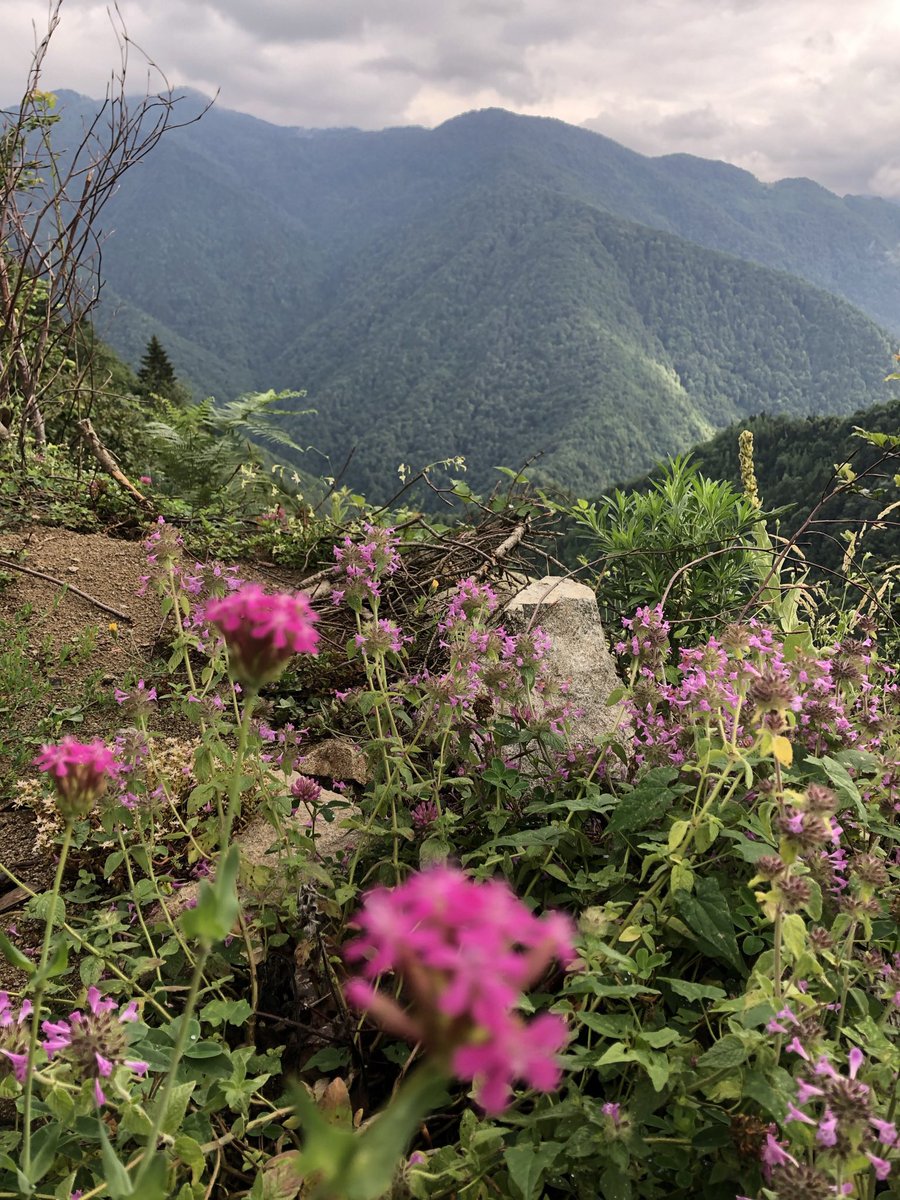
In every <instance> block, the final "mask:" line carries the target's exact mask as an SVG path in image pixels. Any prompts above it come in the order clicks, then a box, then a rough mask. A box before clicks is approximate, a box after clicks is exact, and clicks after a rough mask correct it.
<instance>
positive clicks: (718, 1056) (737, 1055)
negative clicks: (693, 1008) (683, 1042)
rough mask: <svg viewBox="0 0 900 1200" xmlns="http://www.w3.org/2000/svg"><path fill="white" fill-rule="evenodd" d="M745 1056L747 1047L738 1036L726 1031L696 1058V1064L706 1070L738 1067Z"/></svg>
mask: <svg viewBox="0 0 900 1200" xmlns="http://www.w3.org/2000/svg"><path fill="white" fill-rule="evenodd" d="M746 1058H747V1049H746V1047H745V1046H744V1043H743V1042H742V1041H741V1039H740V1038H739V1037H737V1036H736V1035H735V1034H733V1033H726V1034H725V1036H724V1037H722V1038H719V1040H718V1041H717V1042H715V1043H714V1044H713V1045H712V1046H710V1048H709V1049H708V1050H707V1051H706V1053H705V1054H701V1055H700V1057H699V1059H698V1060H697V1066H698V1067H703V1068H705V1069H706V1070H708V1071H724V1070H726V1069H727V1068H729V1067H739V1066H740V1065H741V1063H742V1062H745V1061H746Z"/></svg>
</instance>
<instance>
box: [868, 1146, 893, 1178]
mask: <svg viewBox="0 0 900 1200" xmlns="http://www.w3.org/2000/svg"><path fill="white" fill-rule="evenodd" d="M866 1158H867V1159H868V1160H869V1162H870V1163H871V1164H872V1166H873V1167H874V1168H875V1178H876V1179H887V1177H888V1175H890V1173H891V1164H890V1163H889V1162H888V1161H887V1159H886V1158H879V1157H878V1155H877V1154H872V1153H871V1152H870V1151H868V1150H867V1151H866Z"/></svg>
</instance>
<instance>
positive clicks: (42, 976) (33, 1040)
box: [22, 820, 72, 1182]
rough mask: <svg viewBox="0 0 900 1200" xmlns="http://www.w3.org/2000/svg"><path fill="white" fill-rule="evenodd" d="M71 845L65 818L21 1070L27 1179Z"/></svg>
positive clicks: (29, 1175) (23, 1150) (70, 831)
mask: <svg viewBox="0 0 900 1200" xmlns="http://www.w3.org/2000/svg"><path fill="white" fill-rule="evenodd" d="M71 845H72V822H71V820H67V821H66V827H65V830H64V831H63V840H62V846H61V847H60V851H59V862H58V863H57V864H56V877H55V878H54V880H53V890H52V891H51V893H50V907H49V909H48V912H47V922H46V924H45V925H44V940H43V943H42V944H41V957H40V961H39V963H38V969H37V979H36V983H35V989H34V999H33V1000H32V1004H33V1005H34V1008H33V1010H32V1014H31V1028H30V1030H29V1034H28V1060H27V1067H26V1072H25V1085H24V1099H23V1105H22V1126H23V1141H22V1173H23V1174H24V1175H25V1176H26V1178H27V1179H28V1180H29V1182H30V1181H31V1105H32V1100H33V1098H34V1057H35V1054H36V1052H37V1044H38V1033H39V1032H40V1027H41V1005H42V1002H43V999H44V990H45V989H46V986H47V962H48V960H49V958H50V940H51V938H52V936H53V923H54V919H55V917H56V906H57V903H58V901H59V893H60V890H61V888H62V881H63V872H64V871H65V869H66V859H67V858H68V856H69V848H70V847H71Z"/></svg>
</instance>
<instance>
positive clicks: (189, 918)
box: [181, 845, 241, 945]
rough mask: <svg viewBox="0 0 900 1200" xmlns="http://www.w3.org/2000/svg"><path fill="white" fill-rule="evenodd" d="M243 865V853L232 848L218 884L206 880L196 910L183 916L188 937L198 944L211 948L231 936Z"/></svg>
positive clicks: (219, 868)
mask: <svg viewBox="0 0 900 1200" xmlns="http://www.w3.org/2000/svg"><path fill="white" fill-rule="evenodd" d="M240 865H241V852H240V850H239V848H238V847H237V846H236V845H235V846H229V847H228V850H227V851H226V853H225V855H224V857H223V858H221V859H220V860H219V863H218V866H217V869H216V880H215V883H212V884H211V883H210V882H209V881H208V880H206V879H204V880H203V882H202V883H201V884H200V894H199V896H198V898H197V905H196V907H195V908H189V909H187V911H186V912H185V913H184V914H183V915H182V918H181V923H182V927H183V928H184V932H185V934H186V935H187V936H188V937H189V938H195V939H196V940H197V941H199V942H203V943H205V944H207V945H211V944H212V943H214V942H222V941H224V940H225V938H226V937H228V935H229V934H230V933H231V931H232V929H233V927H234V923H235V921H236V920H237V915H238V898H237V877H238V871H239V870H240Z"/></svg>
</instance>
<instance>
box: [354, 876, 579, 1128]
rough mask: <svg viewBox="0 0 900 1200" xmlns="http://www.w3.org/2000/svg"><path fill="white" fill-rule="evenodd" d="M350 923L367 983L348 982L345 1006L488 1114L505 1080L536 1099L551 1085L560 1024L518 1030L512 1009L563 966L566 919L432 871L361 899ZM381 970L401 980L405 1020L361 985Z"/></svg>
mask: <svg viewBox="0 0 900 1200" xmlns="http://www.w3.org/2000/svg"><path fill="white" fill-rule="evenodd" d="M357 924H358V926H359V927H360V929H361V930H362V934H361V936H360V937H358V938H357V939H356V940H355V941H353V942H351V943H350V944H349V946H348V947H347V950H346V954H347V958H348V959H350V960H353V961H361V962H362V968H361V969H362V972H363V975H364V976H365V977H366V979H356V980H352V981H351V982H350V983H349V984H348V986H347V989H346V992H347V999H348V1000H349V1002H350V1003H351V1004H353V1005H355V1006H356V1007H358V1008H362V1009H365V1010H367V1011H368V1012H369V1013H370V1015H371V1016H373V1017H374V1018H375V1019H376V1020H377V1021H378V1022H379V1023H380V1024H382V1025H384V1026H385V1027H386V1028H389V1029H391V1030H392V1031H393V1032H395V1033H397V1034H399V1035H400V1036H403V1037H407V1038H410V1039H412V1040H418V1041H422V1042H424V1043H425V1044H426V1045H428V1047H429V1048H430V1049H431V1051H432V1053H433V1054H435V1055H438V1056H440V1057H441V1058H442V1059H444V1060H445V1062H446V1063H447V1066H448V1068H449V1069H450V1070H452V1071H453V1072H454V1073H455V1074H456V1075H457V1076H459V1077H460V1078H462V1079H470V1080H473V1081H475V1083H476V1095H477V1099H478V1101H479V1103H480V1104H481V1105H482V1106H483V1107H484V1108H485V1109H486V1111H488V1112H491V1113H497V1112H500V1111H502V1110H503V1109H504V1108H505V1107H506V1106H507V1104H508V1103H509V1098H510V1091H511V1086H512V1082H513V1080H516V1079H521V1080H523V1081H524V1082H525V1083H527V1084H528V1085H529V1086H531V1087H533V1088H536V1089H538V1090H540V1091H551V1090H552V1089H553V1088H555V1087H556V1086H557V1085H558V1083H559V1074H560V1072H559V1066H558V1063H557V1059H556V1056H557V1053H558V1052H559V1050H560V1049H561V1048H562V1046H563V1045H564V1043H565V1041H566V1026H565V1023H564V1021H563V1020H562V1019H561V1018H560V1017H557V1016H553V1015H551V1014H549V1013H545V1014H542V1015H541V1016H539V1017H537V1018H536V1019H535V1020H534V1021H532V1022H530V1023H528V1024H526V1023H525V1022H524V1021H523V1020H522V1019H521V1017H519V1016H518V1014H517V1013H516V1012H515V1006H516V1005H517V1003H518V1001H519V997H520V995H521V993H522V992H523V991H524V990H526V989H527V988H528V987H530V986H531V985H532V984H533V983H535V982H536V981H537V980H538V979H540V977H541V976H542V975H543V973H544V971H545V970H546V969H547V967H548V966H549V965H550V963H551V962H552V961H553V960H554V959H560V960H561V961H562V962H564V963H568V962H569V961H571V959H572V957H573V956H574V951H573V948H572V927H571V925H570V923H569V921H568V919H567V918H566V917H564V916H562V914H558V913H553V914H549V915H548V916H545V917H544V918H541V919H539V918H537V917H535V916H534V914H533V913H531V912H530V911H529V909H527V908H526V907H525V905H524V904H522V903H521V902H520V901H519V900H518V899H517V898H516V897H515V896H514V895H513V893H512V892H511V891H510V889H509V888H508V887H507V885H506V884H505V883H502V882H499V881H496V880H492V881H489V882H486V883H476V882H474V881H473V880H471V879H469V878H468V877H467V876H466V875H465V874H464V873H463V872H462V871H459V870H456V869H455V868H452V867H434V868H431V869H430V870H427V871H422V872H420V873H419V874H417V875H413V876H411V877H410V879H408V880H407V881H406V882H405V883H404V884H402V885H401V886H400V887H397V888H394V889H393V890H390V891H389V890H387V889H385V888H380V889H378V890H376V891H374V892H370V893H369V894H368V896H367V897H366V899H365V903H364V906H363V909H362V911H361V913H360V914H359V916H358V918H357ZM386 971H396V972H397V974H399V975H400V976H401V978H402V979H403V982H404V984H405V985H406V988H407V990H408V993H409V999H410V1001H411V1010H410V1011H409V1012H407V1011H405V1010H404V1009H403V1008H401V1007H400V1005H399V1004H397V1003H396V1001H394V1000H393V999H392V998H391V997H389V996H388V995H387V994H386V993H382V992H378V991H376V990H375V988H373V987H372V985H371V984H370V983H368V982H367V981H366V980H374V979H376V978H377V977H378V976H379V975H381V974H383V973H384V972H386Z"/></svg>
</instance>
